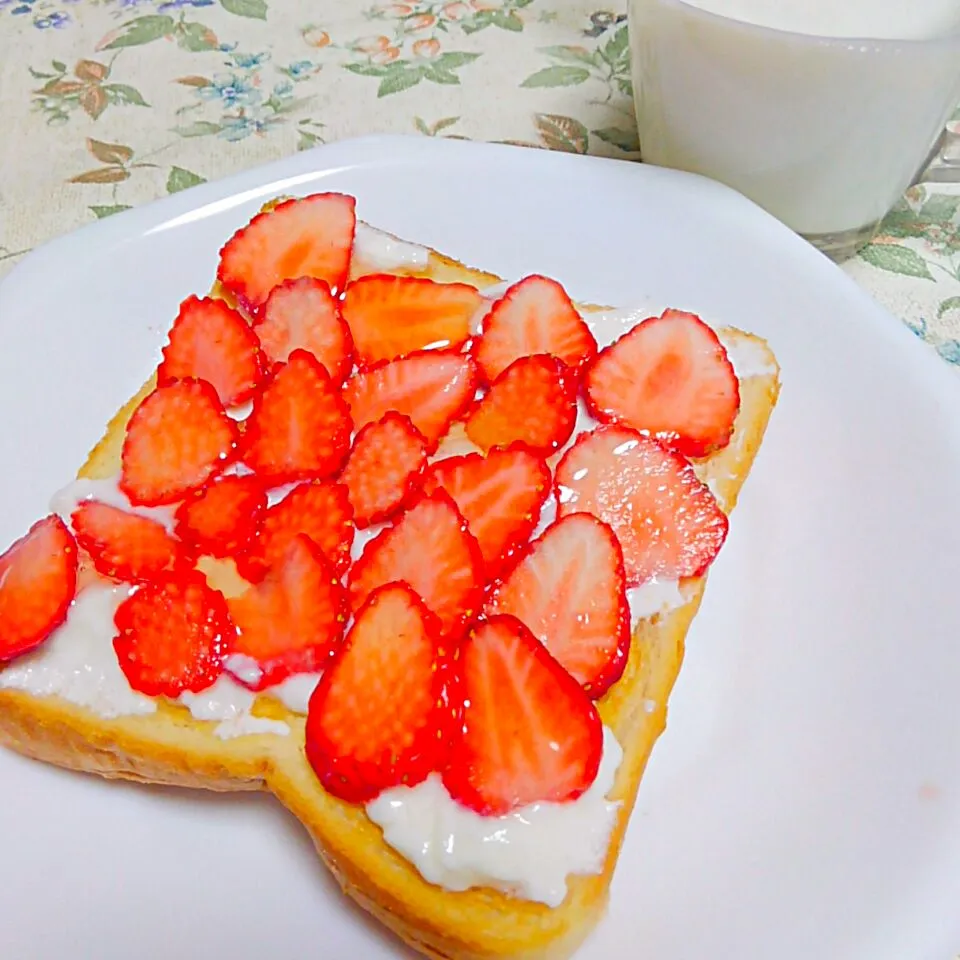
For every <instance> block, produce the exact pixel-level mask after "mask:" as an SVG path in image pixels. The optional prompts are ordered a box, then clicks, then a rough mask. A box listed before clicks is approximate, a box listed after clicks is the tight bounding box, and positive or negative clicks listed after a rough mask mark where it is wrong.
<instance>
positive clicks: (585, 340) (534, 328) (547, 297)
mask: <svg viewBox="0 0 960 960" xmlns="http://www.w3.org/2000/svg"><path fill="white" fill-rule="evenodd" d="M596 352H597V342H596V340H594V339H593V334H592V333H591V332H590V328H589V327H588V326H587V325H586V324H585V323H584V322H583V318H582V317H581V316H580V314H579V313H577V308H576V307H575V306H574V305H573V304H572V303H571V301H570V298H569V297H568V296H567V294H566V291H565V290H564V289H563V287H561V286H560V284H559V283H557V281H556V280H550V279H548V278H547V277H541V276H538V275H536V274H534V275H533V276H530V277H526V278H524V279H523V280H521V281H520V282H519V283H515V284H514V285H513V286H512V287H510V289H509V290H507V292H506V293H505V294H504V295H503V296H502V297H501V298H500V299H499V300H498V301H497V302H496V303H495V304H494V305H493V306H492V307H491V308H490V312H489V313H488V314H487V315H486V317H485V318H484V321H483V333H482V335H481V336H480V338H479V340H477V342H476V343H475V344H474V346H473V355H474V356H475V357H476V359H477V363H478V364H479V365H480V370H481V371H482V373H483V376H484V378H485V379H486V381H487V383H493V381H494V380H496V379H497V377H499V376H500V374H501V373H503V371H504V370H506V369H507V367H509V366H510V364H511V363H513V362H514V360H518V359H519V358H520V357H529V356H532V355H533V354H536V353H549V354H550V355H551V356H554V357H557V358H558V359H559V360H562V361H563V362H564V363H565V364H566V365H567V366H568V367H570V368H572V369H573V370H574V371H578V370H579V369H580V367H581V366H582V365H583V364H584V363H586V362H587V361H589V360H592V359H593V357H594V356H595V355H596Z"/></svg>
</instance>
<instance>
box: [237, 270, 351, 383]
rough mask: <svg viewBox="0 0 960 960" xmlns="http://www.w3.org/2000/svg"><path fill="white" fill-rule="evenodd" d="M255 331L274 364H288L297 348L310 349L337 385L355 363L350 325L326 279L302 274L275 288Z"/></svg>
mask: <svg viewBox="0 0 960 960" xmlns="http://www.w3.org/2000/svg"><path fill="white" fill-rule="evenodd" d="M255 330H256V333H257V336H258V337H259V338H260V346H261V348H262V350H263V352H264V354H265V355H266V357H267V359H268V360H269V361H270V362H271V363H286V362H287V360H289V359H290V354H291V353H293V351H294V350H306V351H307V353H312V354H313V355H314V356H315V357H316V358H317V359H318V360H319V361H320V363H322V364H323V365H324V366H325V367H326V368H327V373H329V374H330V379H331V380H332V381H333V382H334V383H335V384H336V385H337V386H340V384H342V383H343V381H344V380H345V379H346V378H347V375H348V374H349V373H350V368H351V367H352V366H353V341H352V340H351V339H350V328H349V327H348V326H347V325H346V323H345V322H344V320H343V317H341V316H340V305H339V304H338V303H337V300H336V298H335V297H334V296H333V294H332V293H331V292H330V287H329V285H328V284H327V282H326V281H325V280H318V279H316V277H298V278H297V279H296V280H286V281H284V282H283V283H281V284H280V285H279V286H278V287H274V288H273V290H271V291H270V296H268V297H267V301H266V303H265V304H264V306H263V312H262V314H261V318H260V322H259V323H257V325H256V327H255Z"/></svg>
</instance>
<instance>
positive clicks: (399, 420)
mask: <svg viewBox="0 0 960 960" xmlns="http://www.w3.org/2000/svg"><path fill="white" fill-rule="evenodd" d="M426 463H427V444H426V441H425V440H424V439H423V436H422V435H421V433H420V431H419V430H417V428H416V427H415V426H414V425H413V424H412V423H411V422H410V418H409V417H405V416H404V415H403V414H402V413H388V414H386V415H385V416H384V417H382V418H381V419H380V420H377V421H376V423H368V424H367V425H366V426H365V427H364V428H363V429H362V430H361V431H360V432H359V433H358V434H357V436H356V437H355V438H354V441H353V449H352V450H351V451H350V456H349V458H348V459H347V465H346V466H345V467H344V468H343V473H341V474H340V482H341V483H342V484H344V485H345V486H346V488H347V489H348V490H349V491H350V503H351V504H353V522H354V523H355V524H356V525H357V527H359V528H360V529H361V530H362V529H363V528H364V527H368V526H370V524H371V523H379V522H380V521H382V520H387V519H388V518H389V517H391V516H392V515H393V514H394V513H396V512H397V510H399V509H400V508H401V507H402V506H403V505H404V504H405V503H408V502H409V500H410V498H411V496H412V495H413V494H414V492H415V491H416V490H417V489H418V488H419V485H420V475H421V474H422V473H423V468H424V467H425V466H426Z"/></svg>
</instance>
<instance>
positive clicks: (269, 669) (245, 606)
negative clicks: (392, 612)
mask: <svg viewBox="0 0 960 960" xmlns="http://www.w3.org/2000/svg"><path fill="white" fill-rule="evenodd" d="M227 606H228V607H229V609H230V615H231V616H232V617H233V622H234V624H236V627H237V639H236V643H235V644H234V651H235V652H236V653H240V654H243V655H244V656H245V657H249V658H250V659H252V660H255V661H256V662H257V666H258V667H259V680H258V681H257V682H256V683H253V684H251V683H249V682H248V681H245V680H244V679H243V678H240V681H241V683H245V684H246V685H247V686H249V687H250V688H251V689H253V690H263V689H264V688H266V687H271V686H273V685H274V684H277V683H280V682H281V681H282V680H285V679H286V678H287V677H289V676H290V675H291V674H294V673H318V672H320V671H322V670H323V669H324V668H325V667H326V666H327V665H328V663H329V660H330V656H331V654H332V653H333V652H334V651H335V650H336V649H337V647H338V646H339V644H340V640H341V639H342V637H343V628H344V627H345V626H346V623H347V614H348V612H349V606H348V604H347V594H346V591H345V590H344V589H343V587H342V586H341V584H340V581H339V580H338V579H337V577H336V576H335V575H334V573H333V570H332V569H331V567H330V565H329V564H328V563H327V561H326V560H325V559H324V556H323V554H322V553H321V552H320V549H319V548H318V547H317V546H316V544H315V543H314V542H313V541H312V540H310V539H309V538H308V537H305V536H303V534H298V535H297V536H295V537H294V538H293V540H292V542H291V543H290V545H289V546H288V547H287V549H286V552H285V553H284V554H283V557H282V558H281V560H280V562H279V563H278V564H277V565H276V566H274V567H271V568H270V570H269V571H268V572H267V575H266V576H265V577H264V578H263V580H262V581H261V582H260V583H258V584H257V585H256V586H252V587H250V588H249V589H248V590H247V591H246V592H245V593H243V594H241V595H240V596H239V597H234V598H232V599H228V600H227Z"/></svg>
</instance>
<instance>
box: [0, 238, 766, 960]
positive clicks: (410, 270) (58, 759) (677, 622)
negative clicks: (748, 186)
mask: <svg viewBox="0 0 960 960" xmlns="http://www.w3.org/2000/svg"><path fill="white" fill-rule="evenodd" d="M371 235H372V234H371ZM380 236H381V237H382V236H383V235H380ZM389 239H390V240H392V241H393V242H395V243H397V244H400V245H403V241H398V240H396V238H389ZM388 245H389V244H388ZM381 246H382V245H381ZM350 270H351V276H353V277H357V276H364V275H367V274H370V273H374V272H377V273H391V274H397V275H409V276H420V277H428V278H430V279H433V280H435V281H439V282H443V283H464V284H469V285H471V286H473V287H476V288H477V289H479V290H481V291H484V290H487V291H490V290H495V289H496V288H497V287H498V286H499V285H501V284H502V283H503V281H502V280H501V278H500V277H497V276H495V275H493V274H490V273H485V272H483V271H480V270H476V269H472V268H469V267H466V266H464V265H462V264H460V263H458V262H456V261H455V260H453V259H450V258H448V257H446V256H444V255H443V254H441V253H439V252H437V251H433V250H430V251H426V250H421V253H419V254H418V255H416V256H415V257H413V258H411V260H410V262H406V263H404V262H400V260H399V259H397V260H394V261H393V262H389V263H388V262H386V261H385V259H384V257H383V256H382V255H381V254H377V255H372V254H371V255H370V256H369V257H367V258H365V257H364V256H363V255H361V252H360V251H359V249H358V251H357V253H356V254H355V255H354V258H353V261H352V262H351V266H350ZM213 293H214V296H216V297H220V298H223V299H225V300H226V301H228V302H230V303H233V304H234V305H236V301H235V300H234V298H233V297H232V295H231V294H230V293H229V292H228V291H227V290H225V289H224V288H223V287H221V286H220V285H219V283H218V284H215V285H214V288H213ZM600 309H601V308H598V307H592V306H582V307H580V310H581V312H582V313H584V314H585V315H586V314H587V313H590V312H597V311H600ZM717 332H718V334H719V336H720V338H721V340H722V342H723V343H724V345H725V346H726V348H727V350H728V352H729V353H730V355H731V357H733V358H734V367H735V368H739V369H738V370H737V373H738V382H739V395H740V406H739V412H738V413H737V416H736V420H735V424H734V430H733V434H732V437H731V439H730V442H729V443H728V444H727V445H726V446H724V447H722V449H720V450H718V451H716V452H715V453H712V454H711V455H710V456H708V457H705V458H703V459H700V460H698V461H696V462H695V464H694V466H695V470H696V473H697V475H698V476H699V477H700V479H701V480H703V481H704V482H705V483H706V484H708V486H709V488H710V490H711V491H712V492H713V494H714V496H715V497H716V500H717V502H718V503H719V505H720V507H721V508H722V510H723V511H724V512H725V513H727V514H729V513H730V512H731V511H732V510H733V508H734V507H735V505H736V502H737V498H738V496H739V494H740V491H741V488H742V486H743V483H744V481H745V479H746V477H747V474H748V473H749V470H750V468H751V465H752V463H753V461H754V458H755V456H756V455H757V451H758V449H759V447H760V444H761V440H762V438H763V434H764V431H765V429H766V426H767V422H768V419H769V417H770V415H771V413H772V411H773V409H774V406H775V404H776V402H777V397H778V392H779V369H778V366H777V363H776V360H775V357H774V355H773V353H772V351H771V350H770V348H769V347H768V346H767V345H766V343H765V342H764V341H762V340H760V339H759V338H757V337H755V336H752V335H751V334H748V333H744V332H742V331H740V330H737V329H734V328H723V329H719V330H718V331H717ZM737 358H739V361H738V359H737ZM154 385H155V380H154V379H151V380H150V381H149V382H148V383H146V384H145V385H144V386H143V388H142V389H141V390H140V391H139V392H138V394H137V395H136V396H135V397H133V398H132V399H131V400H130V401H129V402H128V403H127V404H126V405H125V406H124V407H123V408H122V409H121V410H120V411H119V412H118V413H117V414H116V416H115V417H114V418H113V420H112V421H111V422H110V423H109V425H108V426H107V429H106V431H105V433H104V435H103V437H102V438H101V440H100V441H99V442H98V443H97V445H96V446H95V447H94V448H93V450H92V451H91V453H90V455H89V457H88V459H87V461H86V462H85V463H84V464H83V466H82V467H81V468H80V470H79V472H78V477H79V478H87V479H90V480H106V479H109V478H113V477H115V476H116V475H117V474H118V472H119V470H120V456H121V449H122V446H123V441H124V436H125V431H126V427H127V424H128V421H129V419H130V417H131V415H132V414H133V412H134V411H135V410H136V409H137V407H138V405H139V404H140V402H141V401H142V400H143V399H144V397H146V396H147V395H148V394H149V393H150V392H151V391H152V390H153V388H154ZM458 429H459V428H458V427H456V426H455V427H454V430H453V433H452V436H453V438H454V439H453V440H450V439H449V438H448V440H447V441H444V443H445V445H447V444H448V443H450V444H453V446H457V444H463V443H465V441H464V438H463V436H462V432H461V433H458ZM450 449H452V447H450V446H447V447H446V450H450ZM441 452H445V450H444V448H441ZM458 452H459V450H458ZM553 464H555V461H553V462H552V465H553ZM202 564H203V561H201V565H202ZM202 568H203V569H204V572H205V573H206V574H207V577H208V579H209V580H210V582H211V584H212V585H213V586H215V587H217V588H219V589H220V590H222V591H223V593H224V594H225V595H226V596H231V595H234V594H236V593H237V592H239V591H240V590H242V589H243V587H244V584H243V583H242V581H240V580H239V579H238V577H237V575H236V572H235V570H234V569H232V568H231V565H230V564H218V563H213V564H210V565H208V566H205V567H202ZM705 584H706V574H704V575H702V576H698V577H694V578H689V579H686V580H685V581H684V582H683V586H682V602H681V603H680V604H679V605H675V606H673V608H672V609H663V610H661V611H660V612H656V613H654V614H653V615H652V616H648V617H645V618H641V619H640V620H639V622H638V623H637V625H636V627H635V629H634V630H633V635H632V642H631V644H630V649H629V655H628V657H627V660H626V665H625V668H624V670H623V673H622V675H621V676H620V678H619V679H618V680H617V681H616V682H615V683H614V684H613V685H612V687H610V689H609V690H608V691H607V692H606V693H605V694H604V695H603V696H602V698H601V699H599V701H597V704H596V706H597V709H598V711H599V714H600V716H601V718H602V721H603V724H604V725H605V726H606V727H608V728H609V729H610V730H611V731H612V732H613V734H614V735H615V736H616V739H617V741H618V742H619V744H620V746H621V747H622V750H623V759H622V761H621V763H620V765H619V767H618V768H617V771H616V775H615V780H614V783H613V787H612V789H611V790H610V791H609V792H608V794H607V797H608V799H609V800H611V801H616V802H618V803H619V808H618V810H617V813H616V818H615V822H614V825H613V828H612V833H611V835H610V839H609V843H608V846H607V850H606V855H605V858H604V860H603V866H602V869H601V870H600V872H598V873H594V874H589V875H571V876H569V877H568V878H567V895H566V897H565V899H563V902H562V903H561V904H560V905H558V906H547V905H545V904H544V903H540V902H533V901H530V900H525V899H522V898H520V897H517V896H512V895H510V894H508V893H505V892H501V891H498V890H495V889H491V888H486V887H478V888H471V889H467V890H464V891H460V892H452V891H448V890H446V889H444V888H442V887H441V886H437V885H434V884H432V883H429V882H427V881H426V880H425V879H424V878H423V877H422V876H421V874H420V873H419V872H418V870H417V869H416V867H415V866H414V865H413V864H412V863H411V862H410V861H408V860H407V859H406V858H405V857H403V856H402V855H400V854H399V853H398V852H396V851H395V850H394V849H393V848H392V847H391V846H389V845H388V844H387V843H386V842H385V840H384V838H383V834H382V832H381V829H380V827H378V826H377V825H376V824H375V823H374V822H373V821H372V820H371V819H370V818H369V817H368V815H367V813H366V812H365V808H364V807H363V806H361V805H358V804H354V803H349V802H345V801H343V800H340V799H337V798H336V797H335V796H333V795H331V794H330V793H328V792H326V791H325V790H324V789H323V787H322V786H321V784H320V781H319V779H318V778H317V776H316V775H315V773H314V771H313V769H312V768H311V765H310V763H308V761H307V758H306V756H305V752H304V740H305V717H304V715H303V714H304V712H305V710H304V709H303V708H302V707H300V708H299V710H294V709H291V707H290V705H289V700H288V703H284V702H281V701H280V700H278V699H276V698H275V697H273V696H271V695H270V694H269V691H268V692H267V693H263V694H260V695H258V696H257V697H256V699H255V701H254V702H253V705H252V707H251V708H250V709H249V710H248V711H247V712H246V715H245V717H246V721H247V722H248V725H247V727H246V728H245V729H243V730H239V729H238V730H235V731H234V734H236V735H230V736H226V737H225V736H224V732H225V731H224V721H217V720H201V719H197V718H196V717H195V716H194V715H193V714H192V713H191V712H190V710H188V709H187V707H185V706H183V705H181V704H179V703H175V702H171V701H167V700H165V699H162V698H160V699H158V700H157V701H156V705H155V711H154V712H142V713H136V712H132V713H127V714H125V715H120V716H103V715H101V714H102V713H103V712H104V711H101V712H100V713H98V712H96V711H95V710H93V709H89V708H88V707H87V706H80V705H78V703H76V702H71V700H70V699H67V698H65V697H64V696H60V695H58V694H57V693H52V694H50V695H37V694H36V693H34V692H29V691H27V690H25V689H17V687H18V685H19V686H20V687H23V684H22V683H19V681H18V680H17V679H16V678H17V677H18V676H21V675H22V669H21V664H22V662H21V661H19V660H16V659H15V660H13V661H12V662H11V663H10V664H9V665H8V666H7V668H6V669H4V670H0V742H2V743H3V744H4V745H5V746H7V747H9V748H11V749H13V750H15V751H18V752H19V753H21V754H24V755H26V756H28V757H32V758H35V759H37V760H41V761H44V762H48V763H52V764H55V765H58V766H61V767H65V768H69V769H72V770H77V771H85V772H89V773H96V774H99V775H101V776H103V777H106V778H120V779H126V780H134V781H141V782H145V783H159V784H170V785H178V786H185V787H195V788H202V789H207V790H216V791H234V790H261V791H268V792H270V793H272V794H274V795H275V796H276V797H277V799H278V800H279V801H280V802H281V803H282V804H283V805H284V806H285V807H287V808H288V809H289V810H290V812H291V813H292V814H293V815H294V816H295V817H297V819H298V820H300V821H301V823H302V824H303V825H304V827H305V828H306V830H307V831H308V833H309V834H310V837H311V838H312V840H313V842H314V844H315V846H316V849H317V851H318V853H319V855H320V856H321V857H322V859H323V861H324V862H325V863H326V865H327V867H328V868H329V869H330V871H331V872H332V873H333V874H334V876H335V877H336V878H337V880H338V882H339V883H340V885H341V887H342V888H343V890H344V892H345V893H346V894H348V895H349V896H350V897H352V898H353V899H354V900H355V901H356V902H357V903H359V904H360V905H361V906H362V907H363V908H364V909H366V910H367V911H369V912H370V913H371V914H372V915H373V916H374V917H376V918H377V919H378V920H379V921H380V922H381V923H383V924H384V925H385V926H386V927H388V928H389V929H390V930H392V931H393V932H394V933H395V934H396V935H397V936H398V937H400V938H401V939H402V940H404V941H405V942H406V943H407V944H409V945H410V946H411V947H413V948H414V949H416V950H418V951H420V952H421V953H422V954H424V955H426V956H429V957H434V958H438V960H493V958H501V957H502V958H514V960H548V958H549V960H561V958H564V957H569V956H570V955H571V954H573V953H574V952H575V951H576V949H577V948H578V946H579V945H580V944H581V942H582V941H583V939H584V938H585V937H586V936H587V934H588V933H589V932H590V930H591V929H592V928H593V927H594V925H595V924H596V923H597V922H598V921H600V919H601V918H602V916H603V913H604V910H605V905H606V902H607V895H608V890H609V887H610V883H611V880H612V877H613V873H614V869H615V866H616V862H617V858H618V855H619V851H620V847H621V843H622V841H623V837H624V834H625V831H626V828H627V824H628V821H629V819H630V815H631V811H632V808H633V804H634V800H635V797H636V794H637V790H638V787H639V784H640V780H641V777H642V775H643V771H644V768H645V766H646V763H647V760H648V758H649V756H650V753H651V750H652V748H653V746H654V743H655V742H656V740H657V738H658V736H659V735H660V733H661V732H662V731H663V729H664V727H665V723H666V716H667V702H668V698H669V695H670V692H671V689H672V687H673V684H674V682H675V680H676V678H677V675H678V673H679V670H680V666H681V662H682V659H683V654H684V638H685V636H686V633H687V630H688V628H689V626H690V624H691V622H692V620H693V618H694V616H695V615H696V613H697V610H698V607H699V604H700V601H701V597H702V595H703V591H704V587H705ZM40 649H41V652H42V648H40ZM30 656H31V655H30V654H28V655H27V657H26V659H25V661H23V662H28V661H29V658H30ZM0 666H2V664H0ZM18 670H20V671H21V672H20V673H18V672H17V671H18ZM76 699H78V698H76V697H74V700H76ZM79 699H81V700H82V698H79ZM107 712H109V711H107Z"/></svg>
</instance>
